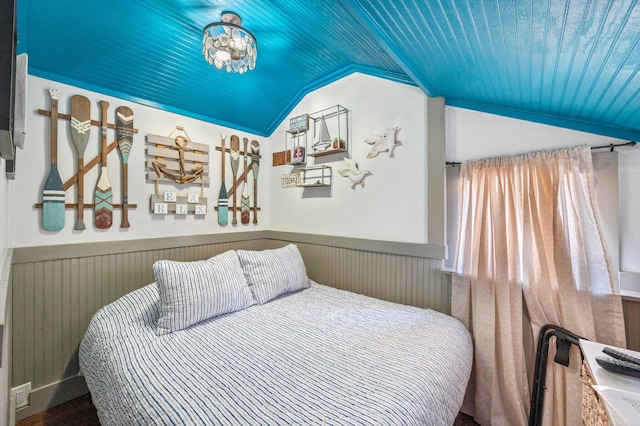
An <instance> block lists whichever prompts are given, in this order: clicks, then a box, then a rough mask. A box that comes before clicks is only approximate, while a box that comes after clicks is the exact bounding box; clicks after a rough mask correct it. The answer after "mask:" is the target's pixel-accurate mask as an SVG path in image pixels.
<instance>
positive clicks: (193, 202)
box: [151, 191, 207, 216]
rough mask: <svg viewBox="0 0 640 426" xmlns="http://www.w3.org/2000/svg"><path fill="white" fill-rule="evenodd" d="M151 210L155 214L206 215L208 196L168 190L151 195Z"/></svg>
mask: <svg viewBox="0 0 640 426" xmlns="http://www.w3.org/2000/svg"><path fill="white" fill-rule="evenodd" d="M151 211H153V214H171V213H173V214H176V215H188V214H195V215H196V216H200V215H206V214H207V198H206V197H201V196H200V195H198V194H192V193H189V194H188V195H186V196H181V195H176V193H175V192H169V191H168V192H165V193H164V194H162V195H152V196H151Z"/></svg>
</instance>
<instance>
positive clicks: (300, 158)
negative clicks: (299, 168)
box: [291, 146, 305, 163]
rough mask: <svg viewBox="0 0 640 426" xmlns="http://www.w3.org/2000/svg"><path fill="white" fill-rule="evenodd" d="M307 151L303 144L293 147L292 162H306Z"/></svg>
mask: <svg viewBox="0 0 640 426" xmlns="http://www.w3.org/2000/svg"><path fill="white" fill-rule="evenodd" d="M304 161H305V152H304V147H303V146H297V147H295V148H294V149H293V156H292V157H291V162H292V163H304Z"/></svg>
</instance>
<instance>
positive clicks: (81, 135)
mask: <svg viewBox="0 0 640 426" xmlns="http://www.w3.org/2000/svg"><path fill="white" fill-rule="evenodd" d="M50 92H51V93H52V95H51V98H52V105H51V110H50V111H47V110H43V109H38V110H37V113H38V114H39V115H43V116H45V117H50V118H51V170H50V173H49V178H48V179H47V183H46V185H45V191H44V193H45V196H43V203H37V204H35V206H34V207H35V208H37V209H43V228H44V229H45V230H47V231H59V230H61V229H62V228H63V227H64V216H63V217H62V218H61V219H60V220H58V222H54V221H53V220H54V216H53V215H52V214H51V212H50V210H51V208H50V207H49V206H50V205H54V204H53V203H52V200H53V201H55V202H56V203H57V204H55V205H56V206H60V207H62V206H64V207H63V210H61V212H62V213H64V209H75V210H76V211H77V219H76V222H75V225H74V229H76V230H79V231H81V230H84V229H85V224H84V220H83V218H84V210H85V209H90V210H94V209H95V206H96V204H95V203H94V204H87V203H84V195H85V194H84V175H85V174H86V173H87V172H88V171H89V170H91V169H92V168H94V167H95V166H97V165H98V163H100V164H101V166H102V168H103V170H104V169H106V164H107V155H108V154H109V153H110V152H111V151H113V150H115V149H116V147H117V146H118V143H119V141H118V139H116V140H115V141H113V142H111V143H110V144H107V129H116V128H117V125H116V124H113V123H108V122H107V118H106V117H107V115H106V113H107V108H108V105H109V104H108V103H106V102H105V101H101V102H100V105H101V106H102V107H103V111H101V120H100V121H98V120H92V119H91V102H90V101H89V99H87V98H86V97H84V96H81V95H74V96H72V97H71V114H63V113H60V112H59V111H58V102H57V99H58V96H59V91H57V90H55V89H51V90H50ZM54 94H55V99H54ZM120 108H123V107H120ZM124 108H126V109H127V110H128V111H129V112H130V114H129V115H130V117H129V120H131V126H130V129H129V133H130V135H131V136H130V139H131V141H133V134H135V133H138V129H135V128H133V112H131V109H129V108H127V107H124ZM61 119H62V120H67V121H69V125H70V129H71V137H72V142H73V144H74V148H75V151H76V155H77V157H78V167H77V169H78V170H77V172H76V173H75V174H74V175H73V176H71V178H70V179H68V180H67V181H66V182H64V184H61V185H54V184H55V179H53V178H55V174H56V173H57V169H56V167H55V166H56V163H57V139H58V120H61ZM91 126H98V127H100V129H101V131H100V140H101V145H102V149H101V152H100V153H99V154H98V155H96V156H95V157H94V158H93V159H92V160H91V161H89V162H88V163H87V164H84V151H85V148H86V146H87V143H88V141H89V134H90V130H91ZM123 161H125V162H126V160H124V158H123ZM54 169H56V170H54ZM52 176H53V178H52ZM126 179H127V177H126V176H124V177H123V185H126ZM59 180H60V179H59ZM60 183H62V182H61V181H60ZM76 184H77V185H78V191H77V202H76V203H65V192H66V191H67V190H68V189H69V188H71V187H72V186H73V185H76ZM101 185H102V184H101V183H99V184H98V187H100V188H101ZM101 189H104V188H101ZM53 190H55V191H57V192H55V194H56V197H53V196H51V195H50V194H53V193H54V192H52V191H53ZM108 192H109V193H111V188H110V187H109V191H108ZM126 198H127V194H126V193H125V194H123V203H122V204H113V203H112V202H109V203H106V204H105V203H103V201H99V204H100V207H101V208H102V209H103V210H104V209H106V211H100V212H99V215H100V217H101V218H102V217H105V216H109V214H110V213H111V212H112V210H113V209H123V210H126V209H135V208H136V207H137V205H136V204H128V202H127V200H126ZM47 209H48V210H47ZM57 214H58V216H55V217H58V218H59V217H60V212H57ZM125 215H126V212H125ZM98 222H100V223H99V224H98V223H96V227H97V228H102V229H104V228H108V227H110V226H111V222H110V221H104V220H100V221H98ZM123 225H124V223H123ZM123 225H121V227H122V228H126V227H128V222H127V226H123Z"/></svg>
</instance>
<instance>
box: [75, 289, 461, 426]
mask: <svg viewBox="0 0 640 426" xmlns="http://www.w3.org/2000/svg"><path fill="white" fill-rule="evenodd" d="M311 284H312V285H311V287H310V288H308V289H305V290H301V291H298V292H296V293H291V294H287V295H284V296H281V297H279V298H277V299H274V300H272V301H270V302H268V303H265V304H264V305H254V306H251V307H249V308H247V309H244V310H241V311H237V312H233V313H230V314H226V315H222V316H219V317H216V318H212V319H210V320H207V321H204V322H201V323H199V324H196V325H194V326H192V327H189V328H187V329H184V330H180V331H176V332H174V333H171V334H167V335H163V336H158V335H157V334H156V323H157V320H158V315H159V312H158V290H157V287H156V285H155V284H150V285H148V286H146V287H143V288H141V289H139V290H136V291H134V292H132V293H130V294H128V295H126V296H124V297H122V298H121V299H119V300H117V301H116V302H114V303H112V304H110V305H108V306H105V307H104V308H103V309H101V310H100V311H98V312H97V313H96V314H95V316H94V318H93V319H92V321H91V324H90V325H89V329H88V331H87V333H86V335H85V337H84V339H83V341H82V343H81V345H80V367H81V371H82V373H83V374H84V376H85V378H86V381H87V385H88V387H89V390H90V391H91V396H92V400H93V402H94V404H95V406H96V408H97V410H98V415H99V418H100V422H101V423H102V424H103V425H177V424H185V425H403V426H404V425H446V424H449V425H450V424H453V421H454V419H455V417H456V415H457V413H458V410H459V408H460V405H461V403H462V399H463V396H464V393H465V388H466V385H467V380H468V378H469V374H470V370H471V362H472V344H471V338H470V335H469V333H468V332H467V330H466V329H465V328H464V326H463V325H462V324H460V323H459V322H458V321H456V320H455V319H453V318H451V317H449V316H446V315H443V314H440V313H438V312H435V311H431V310H425V309H419V308H415V307H409V306H404V305H398V304H394V303H390V302H384V301H381V300H377V299H373V298H369V297H366V296H362V295H357V294H354V293H350V292H346V291H342V290H337V289H334V288H331V287H327V286H324V285H320V284H317V283H314V282H312V283H311Z"/></svg>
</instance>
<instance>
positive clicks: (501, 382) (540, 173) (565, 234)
mask: <svg viewBox="0 0 640 426" xmlns="http://www.w3.org/2000/svg"><path fill="white" fill-rule="evenodd" d="M458 232H459V233H458V242H457V249H456V260H455V265H454V274H453V286H454V288H453V290H452V291H453V297H452V298H453V299H454V306H453V307H452V311H453V310H455V311H457V312H462V313H464V316H465V317H467V318H468V326H469V328H470V329H471V331H472V332H473V335H474V343H475V366H474V370H475V381H474V383H475V401H474V402H475V418H476V421H477V422H479V423H480V424H481V425H524V424H526V423H527V416H528V413H529V398H530V395H529V386H530V379H529V377H528V374H527V357H533V356H534V354H527V353H525V345H524V340H525V339H526V337H527V334H529V335H530V334H531V333H533V336H534V337H535V339H537V336H538V331H539V330H540V327H542V326H543V325H545V324H549V323H552V324H555V325H559V326H561V327H563V328H566V329H568V330H571V331H572V332H574V333H576V334H579V335H581V336H583V337H586V338H588V339H592V340H597V341H599V342H603V343H607V344H612V345H616V346H625V336H624V320H623V314H622V301H621V299H620V289H619V283H618V280H617V273H616V271H615V269H614V268H613V266H612V264H611V260H610V258H609V254H608V251H607V247H606V244H605V242H604V240H603V238H602V231H601V228H600V225H599V220H598V215H597V211H596V209H595V203H594V192H593V170H592V161H591V150H590V148H589V147H586V146H584V147H578V148H571V149H561V150H555V151H541V152H535V153H530V154H524V155H519V156H513V157H499V158H492V159H487V160H479V161H471V162H467V163H463V164H462V169H461V171H460V180H459V226H458ZM456 305H457V306H456ZM573 351H574V352H575V353H573V354H572V360H571V364H570V368H569V369H567V368H565V367H562V366H557V365H556V364H553V366H551V365H550V366H549V368H548V370H547V381H546V384H547V386H546V387H547V391H546V396H545V407H544V424H549V425H551V424H554V425H572V424H581V420H580V409H581V402H580V389H581V386H582V383H581V381H580V377H579V371H580V357H579V353H578V351H577V350H575V348H574V349H573ZM552 357H553V353H550V357H549V358H550V359H553V358H552Z"/></svg>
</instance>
